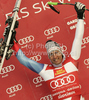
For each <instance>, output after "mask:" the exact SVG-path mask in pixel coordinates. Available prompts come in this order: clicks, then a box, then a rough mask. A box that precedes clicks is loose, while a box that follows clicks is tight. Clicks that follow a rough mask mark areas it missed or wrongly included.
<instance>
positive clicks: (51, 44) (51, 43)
mask: <svg viewBox="0 0 89 100" xmlns="http://www.w3.org/2000/svg"><path fill="white" fill-rule="evenodd" d="M45 48H46V50H47V53H48V56H49V54H50V53H51V52H52V51H54V50H58V51H60V52H61V54H62V57H63V61H62V62H64V60H65V55H64V54H63V52H62V50H61V47H60V45H59V44H58V43H56V42H55V41H52V40H48V41H47V42H46V44H45Z"/></svg>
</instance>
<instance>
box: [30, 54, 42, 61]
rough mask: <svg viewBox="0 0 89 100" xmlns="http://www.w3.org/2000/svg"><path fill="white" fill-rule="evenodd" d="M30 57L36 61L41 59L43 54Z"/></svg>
mask: <svg viewBox="0 0 89 100" xmlns="http://www.w3.org/2000/svg"><path fill="white" fill-rule="evenodd" d="M30 59H32V60H35V61H40V60H41V56H40V55H37V56H33V57H30Z"/></svg>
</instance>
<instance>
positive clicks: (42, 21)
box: [0, 0, 89, 100]
mask: <svg viewBox="0 0 89 100" xmlns="http://www.w3.org/2000/svg"><path fill="white" fill-rule="evenodd" d="M15 2H16V1H15V0H0V38H2V37H3V33H4V29H5V27H6V25H5V21H6V18H7V16H11V15H12V10H13V8H14V4H15ZM53 2H59V3H73V4H74V3H75V2H76V0H54V1H53ZM80 2H81V3H83V4H85V5H86V8H87V9H89V8H88V7H89V3H88V1H85V0H81V1H80ZM47 3H48V1H47V0H42V1H41V0H22V2H21V6H20V10H19V13H18V16H17V20H18V21H19V27H18V28H17V29H16V32H17V34H16V39H17V40H18V45H19V47H20V48H21V50H22V51H23V52H24V54H25V55H26V56H27V57H28V58H30V59H32V60H35V61H37V62H39V63H45V64H51V63H50V60H49V58H48V55H47V52H46V49H45V43H46V41H47V40H49V39H50V40H54V41H56V42H57V43H59V44H60V46H61V48H62V51H63V53H64V54H65V55H66V56H68V54H69V53H70V51H71V47H72V42H73V39H74V36H75V29H76V24H77V14H76V11H75V9H74V6H72V5H58V6H56V7H57V8H58V9H59V10H60V14H57V13H56V12H54V11H53V10H51V9H50V7H49V6H48V4H47ZM88 19H89V11H85V20H84V25H85V30H84V37H83V40H82V51H81V56H80V60H79V67H78V69H79V71H78V73H79V81H80V84H81V91H82V95H83V97H84V98H85V99H86V100H89V54H88V51H89V50H88V49H89V35H88V33H89V20H88ZM0 90H1V91H0V100H5V99H6V100H19V98H20V99H21V100H30V99H31V100H53V98H52V95H51V93H50V91H49V89H48V87H47V84H46V82H45V81H44V79H43V78H42V77H41V76H39V75H38V74H36V73H34V72H32V71H31V70H29V69H28V68H26V67H25V66H23V65H21V64H20V63H19V61H18V60H17V58H16V57H15V53H13V55H12V56H11V58H10V59H9V60H5V62H4V66H3V68H2V71H1V73H0Z"/></svg>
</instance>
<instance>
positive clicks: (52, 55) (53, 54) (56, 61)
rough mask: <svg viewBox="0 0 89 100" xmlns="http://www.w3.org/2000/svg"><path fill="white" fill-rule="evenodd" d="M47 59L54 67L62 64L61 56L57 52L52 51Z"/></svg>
mask: <svg viewBox="0 0 89 100" xmlns="http://www.w3.org/2000/svg"><path fill="white" fill-rule="evenodd" d="M49 59H50V60H51V62H52V63H53V64H55V65H58V64H60V63H61V62H62V54H61V52H60V51H59V50H54V51H52V52H51V53H49Z"/></svg>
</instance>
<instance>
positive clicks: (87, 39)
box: [82, 36, 89, 45]
mask: <svg viewBox="0 0 89 100" xmlns="http://www.w3.org/2000/svg"><path fill="white" fill-rule="evenodd" d="M87 43H89V36H88V37H85V38H83V39H82V45H84V44H87Z"/></svg>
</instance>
